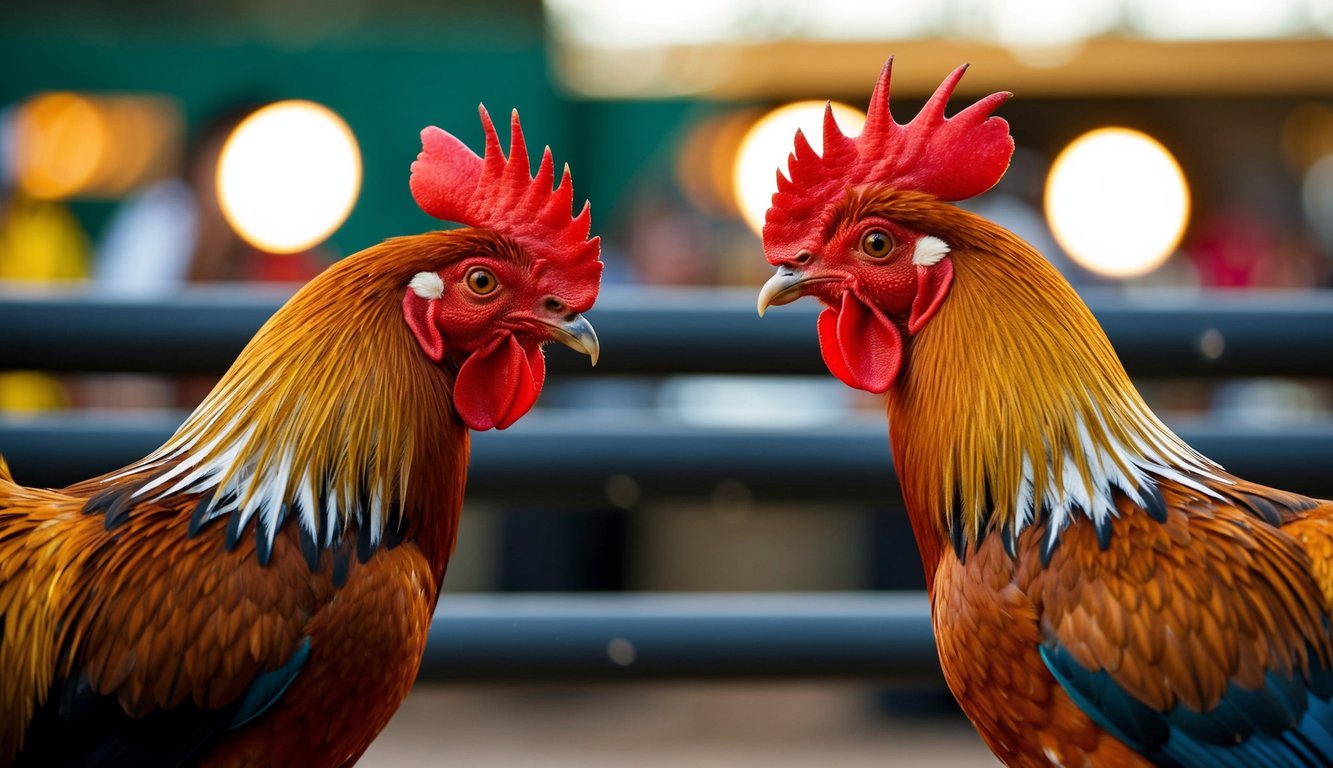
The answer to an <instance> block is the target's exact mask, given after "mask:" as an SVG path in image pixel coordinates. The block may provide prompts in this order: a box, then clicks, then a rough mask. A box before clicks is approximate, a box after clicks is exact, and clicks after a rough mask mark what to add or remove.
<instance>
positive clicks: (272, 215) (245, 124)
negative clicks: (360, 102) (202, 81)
mask: <svg viewBox="0 0 1333 768" xmlns="http://www.w3.org/2000/svg"><path fill="white" fill-rule="evenodd" d="M217 188H218V201H219V203H220V204H221V206H222V213H223V215H224V216H226V218H227V221H228V223H230V224H231V226H232V228H234V229H235V230H236V232H237V233H238V234H239V235H240V236H241V237H243V238H244V239H245V241H246V242H248V243H250V244H251V245H253V246H255V247H256V248H260V249H262V250H265V251H269V252H272V253H294V252H297V251H302V250H305V249H307V248H310V247H312V246H315V245H318V244H319V243H321V242H323V241H324V239H325V238H327V237H328V236H329V235H331V234H332V233H333V231H334V230H336V229H337V228H338V227H339V226H341V225H342V223H343V222H344V221H345V220H346V219H347V215H348V214H349V213H351V211H352V206H353V205H354V204H355V202H356V198H357V194H358V193H359V192H360V189H361V152H360V149H359V148H358V146H357V142H356V137H355V136H354V135H353V134H352V130H351V128H349V127H348V126H347V123H345V122H344V121H343V119H342V118H340V117H339V116H338V115H337V114H335V113H334V112H333V111H332V110H330V109H328V108H327V107H324V106H322V105H320V104H316V103H314V102H310V101H281V102H277V103H275V104H270V105H268V106H267V107H264V108H263V109H260V110H258V111H256V112H255V113H253V114H251V115H250V116H249V117H247V118H245V120H243V121H241V124H240V125H238V126H237V127H236V130H235V131H234V132H233V133H232V134H231V136H230V137H228V138H227V142H226V144H225V145H223V148H222V154H221V156H220V157H219V159H218V175H217Z"/></svg>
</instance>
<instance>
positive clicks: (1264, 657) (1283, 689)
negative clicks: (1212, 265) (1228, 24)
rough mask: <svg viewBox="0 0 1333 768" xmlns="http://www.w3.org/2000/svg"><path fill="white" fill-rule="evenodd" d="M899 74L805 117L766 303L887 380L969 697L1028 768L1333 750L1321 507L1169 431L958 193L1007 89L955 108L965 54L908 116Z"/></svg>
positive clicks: (773, 236)
mask: <svg viewBox="0 0 1333 768" xmlns="http://www.w3.org/2000/svg"><path fill="white" fill-rule="evenodd" d="M891 63H892V62H891V61H890V64H891ZM890 64H886V65H885V67H884V70H883V73H882V75H881V77H880V80H879V82H878V84H877V86H876V87H875V90H874V94H873V95H872V96H871V100H870V109H869V115H868V117H867V120H866V125H865V128H864V130H863V132H862V133H861V135H860V136H859V137H857V138H854V139H853V138H848V137H847V136H845V135H843V134H842V133H841V131H840V130H839V129H838V127H837V124H836V123H835V122H834V120H833V116H832V112H831V111H828V112H826V114H825V120H824V128H823V130H824V150H823V154H822V156H821V155H820V154H818V153H816V152H815V151H814V149H813V148H811V146H810V144H809V143H808V142H807V141H806V139H805V137H804V136H802V135H801V134H800V133H799V132H798V133H797V135H796V141H795V151H794V153H793V154H792V155H791V157H790V158H789V160H788V172H789V175H790V178H786V177H784V176H783V175H782V174H781V173H779V174H778V191H777V192H776V193H775V194H774V195H773V204H772V207H771V208H770V209H769V211H768V214H767V218H766V222H765V226H764V232H763V240H764V250H765V254H766V256H767V258H768V260H769V262H770V263H772V264H773V265H774V266H776V267H777V273H776V274H775V275H774V276H773V278H772V279H770V280H769V281H768V283H767V284H766V285H765V286H764V287H763V290H762V291H761V293H760V296H759V311H760V314H761V315H762V314H763V312H764V310H765V309H766V308H767V307H768V306H770V305H778V304H786V303H789V302H792V301H795V300H796V299H798V298H800V297H801V296H814V297H816V298H817V299H819V300H820V301H821V302H822V303H823V304H825V305H826V307H827V308H826V309H825V310H824V312H823V313H822V314H821V315H820V316H819V323H818V331H819V342H820V348H821V351H822V354H823V357H824V361H825V363H826V364H827V365H828V367H829V370H830V371H831V372H832V373H833V374H834V375H835V376H837V377H838V378H839V379H841V380H842V381H844V382H845V383H847V384H848V385H850V386H852V387H855V388H858V389H863V390H866V391H869V392H874V393H884V394H886V399H887V410H888V419H889V432H890V442H891V446H892V450H893V456H894V459H895V463H896V466H897V470H898V474H899V478H900V479H901V484H902V489H903V495H904V498H905V500H906V503H907V510H908V515H909V517H910V519H911V522H912V528H913V531H914V533H915V537H916V540H917V545H918V548H919V549H920V552H921V558H922V561H923V563H924V566H925V571H926V583H927V589H928V592H929V596H930V601H931V611H932V617H933V622H934V626H935V634H936V641H937V644H938V647H939V655H940V663H941V665H942V667H943V669H944V674H945V678H946V680H947V681H948V684H949V687H950V689H951V690H952V691H953V693H954V696H955V697H957V699H958V702H959V704H960V705H961V706H962V708H963V711H964V712H965V713H966V714H967V716H968V717H969V718H970V719H971V720H972V722H973V724H974V725H975V726H976V727H977V729H978V730H979V731H980V732H981V736H982V738H983V739H984V740H985V741H986V744H987V745H988V746H989V747H990V748H991V750H992V751H993V752H995V754H996V755H997V756H999V757H1000V758H1001V759H1002V760H1004V761H1005V762H1006V763H1008V764H1010V765H1015V766H1048V765H1056V766H1061V765H1063V766H1084V765H1094V766H1134V765H1148V764H1154V765H1163V766H1201V767H1202V766H1209V767H1211V766H1229V767H1231V768H1247V767H1249V766H1309V767H1311V768H1313V767H1314V766H1327V765H1333V706H1330V699H1333V640H1331V639H1330V634H1329V632H1330V630H1329V618H1330V615H1331V614H1333V503H1329V502H1326V501H1318V500H1315V499H1310V498H1306V497H1304V496H1299V495H1296V494H1293V493H1287V492H1283V491H1278V490H1274V489H1272V488H1266V487H1263V486H1260V485H1256V484H1254V483H1250V482H1246V481H1245V480H1242V479H1240V478H1238V477H1235V476H1233V475H1230V474H1228V473H1227V472H1226V471H1224V470H1223V469H1222V468H1221V467H1219V466H1218V465H1217V464H1215V463H1214V462H1212V461H1210V460H1209V459H1207V458H1206V457H1204V456H1202V455H1201V454H1199V453H1198V452H1197V451H1195V450H1193V449H1192V448H1190V446H1188V445H1186V444H1185V443H1184V442H1182V441H1181V440H1180V438H1178V437H1177V436H1176V435H1175V434H1173V433H1172V432H1171V431H1170V430H1169V429H1168V428H1167V427H1166V426H1165V425H1163V424H1162V422H1161V421H1159V420H1158V418H1157V417H1156V416H1154V415H1153V413H1152V412H1151V411H1150V410H1149V409H1148V407H1147V405H1145V404H1144V402H1143V399H1142V398H1141V397H1140V396H1139V394H1138V392H1137V391H1136V390H1135V389H1134V387H1133V385H1132V384H1131V383H1130V380H1129V378H1128V377H1127V375H1126V374H1125V371H1124V368H1123V367H1122V366H1121V365H1120V362H1119V360H1118V359H1117V358H1116V355H1115V351H1114V350H1113V349H1112V348H1111V345H1110V343H1109V341H1108V340H1107V338H1106V336H1105V334H1103V332H1102V330H1101V328H1100V327H1099V326H1098V325H1097V322H1096V320H1095V319H1094V318H1093V316H1092V313H1091V312H1089V311H1088V309H1087V307H1086V306H1084V304H1083V302H1082V301H1080V299H1079V297H1078V295H1077V294H1076V293H1075V292H1074V290H1073V289H1072V288H1071V287H1070V285H1069V284H1068V283H1067V282H1066V281H1065V280H1064V279H1063V278H1062V277H1061V276H1060V275H1059V273H1058V272H1057V271H1056V270H1055V269H1054V268H1053V267H1051V265H1050V264H1049V263H1048V262H1047V261H1046V260H1045V259H1043V258H1042V257H1041V256H1040V255H1039V254H1038V253H1037V252H1036V251H1034V250H1033V249H1032V248H1031V247H1030V246H1029V245H1028V244H1026V243H1024V242H1023V241H1021V240H1020V239H1019V238H1017V237H1015V236H1014V235H1013V234H1011V233H1009V232H1008V231H1006V230H1004V229H1002V228H1001V227H999V226H996V225H995V224H993V223H991V222H989V221H986V220H985V219H982V218H980V217H978V216H975V215H973V214H970V213H968V212H966V211H963V210H960V209H959V208H957V207H955V206H953V205H951V204H950V201H957V200H963V199H966V198H969V197H972V196H974V195H978V194H980V193H982V192H984V191H986V190H987V189H989V188H990V187H991V186H993V185H994V184H995V183H996V182H997V181H998V180H999V179H1000V177H1001V176H1002V175H1003V174H1004V171H1005V170H1006V169H1007V167H1008V165H1009V159H1010V156H1011V155H1012V153H1013V140H1012V139H1011V138H1010V136H1009V131H1008V125H1007V124H1006V123H1005V121H1004V120H1002V119H1000V118H998V117H993V116H992V114H991V113H992V112H993V111H994V110H995V109H996V108H997V107H998V106H999V105H1000V104H1001V103H1003V102H1004V101H1005V99H1007V98H1008V96H1009V94H1007V93H997V94H994V95H991V96H988V97H986V98H984V99H982V100H981V101H979V102H977V103H976V104H974V105H972V106H970V107H968V108H967V109H964V110H963V111H962V112H960V113H959V114H957V115H955V116H954V117H952V118H947V119H946V118H945V117H944V108H945V104H946V102H947V101H948V98H949V95H950V93H952V91H953V89H954V86H955V85H956V84H957V82H958V80H959V79H960V78H961V77H962V75H963V72H964V69H965V68H961V67H960V68H959V69H957V70H955V71H954V72H953V74H951V75H950V76H949V77H948V78H947V79H946V80H945V81H944V83H943V85H941V86H940V88H939V89H938V90H937V91H936V92H935V94H934V96H932V97H931V99H930V100H929V101H928V102H927V104H926V105H925V107H924V108H923V109H922V110H921V113H920V114H919V115H917V117H916V118H915V119H913V120H912V121H911V122H910V123H908V124H906V125H899V124H898V123H896V122H895V121H894V120H893V118H892V116H891V115H890V113H889V74H890ZM1125 224H1126V226H1133V223H1132V222H1126V223H1125Z"/></svg>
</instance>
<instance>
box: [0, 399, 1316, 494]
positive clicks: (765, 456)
mask: <svg viewBox="0 0 1333 768" xmlns="http://www.w3.org/2000/svg"><path fill="white" fill-rule="evenodd" d="M178 423H179V417H178V416H171V415H166V416H164V415H141V416H138V417H134V416H128V415H123V414H122V415H101V416H98V415H90V414H79V413H70V414H53V415H47V416H40V417H34V418H14V417H0V454H3V455H4V456H5V458H6V459H7V460H8V461H9V464H10V467H11V468H12V470H13V472H14V476H15V478H16V479H17V480H19V482H22V483H24V484H26V485H33V486H42V487H60V486H63V485H67V484H69V483H72V482H75V481H78V480H82V479H85V478H87V477H92V476H95V475H98V474H101V473H102V472H107V471H110V470H113V469H117V468H119V467H121V466H124V465H125V464H128V463H129V462H131V461H134V460H135V459H138V458H140V457H142V456H145V455H147V454H148V453H149V452H151V451H152V450H153V449H155V448H157V447H158V446H159V445H161V444H162V443H163V442H164V441H165V440H166V438H167V437H168V436H170V434H171V433H172V431H173V430H174V429H175V428H176V426H177V424H178ZM1172 426H1174V427H1175V428H1176V431H1177V433H1178V434H1179V435H1180V436H1181V437H1182V438H1184V439H1185V440H1186V442H1188V443H1190V444H1191V445H1193V446H1194V447H1195V448H1197V449H1199V450H1200V451H1202V452H1203V453H1204V454H1205V455H1207V456H1209V457H1211V458H1212V459H1214V460H1215V461H1217V462H1219V463H1220V464H1222V465H1223V466H1224V467H1226V468H1227V469H1228V470H1229V471H1231V472H1233V473H1235V474H1237V475H1239V476H1241V477H1244V478H1246V479H1247V480H1252V481H1254V482H1259V483H1266V484H1269V485H1273V486H1276V487H1279V488H1285V489H1288V490H1292V491H1298V492H1301V493H1306V494H1310V495H1315V496H1320V497H1333V472H1329V469H1328V464H1327V461H1328V459H1329V457H1333V422H1331V421H1321V422H1316V423H1313V424H1306V425H1300V426H1297V425H1284V426H1282V427H1281V428H1275V429H1259V428H1255V427H1253V426H1249V425H1243V424H1228V423H1222V422H1218V421H1211V420H1209V421H1185V422H1180V423H1176V424H1173V425H1172ZM609 484H614V485H615V486H616V487H617V488H618V489H620V491H621V493H619V494H613V496H617V497H620V496H623V495H624V493H623V491H624V490H625V489H626V488H629V489H630V492H631V495H636V496H642V497H692V498H700V497H702V498H708V497H709V496H710V495H711V494H713V493H714V492H716V491H718V490H719V489H730V491H734V490H735V489H736V488H737V487H738V486H739V487H740V488H743V489H744V491H743V493H748V494H750V495H751V496H752V497H753V498H754V499H756V500H761V501H762V500H804V501H819V502H844V501H846V502H854V503H866V504H872V505H879V506H883V505H888V504H895V503H896V502H897V499H898V487H897V481H896V478H895V476H894V472H893V466H892V461H891V459H890V456H889V446H888V437H887V429H886V427H885V424H884V422H883V420H882V419H880V418H879V417H878V416H876V417H873V418H872V420H867V421H864V422H853V423H845V424H834V425H830V426H827V427H822V428H819V429H811V428H808V427H807V428H775V429H745V430H741V429H714V428H707V427H698V426H687V425H682V424H674V423H666V422H663V421H660V420H656V419H649V418H642V419H638V418H629V417H626V418H618V419H611V418H592V419H589V418H572V417H554V416H549V415H548V416H538V415H536V414H534V415H530V416H528V417H526V418H525V419H523V420H522V421H521V422H519V423H518V424H516V425H515V426H514V427H512V428H510V429H508V430H505V431H502V432H496V431H491V432H481V433H478V434H475V435H474V436H473V445H472V461H471V469H470V474H469V479H468V497H469V498H471V499H486V500H492V501H501V502H508V503H522V504H530V505H539V506H544V507H552V508H558V507H578V508H587V507H588V506H589V505H606V504H607V503H608V502H609V499H608V493H607V491H608V485H609Z"/></svg>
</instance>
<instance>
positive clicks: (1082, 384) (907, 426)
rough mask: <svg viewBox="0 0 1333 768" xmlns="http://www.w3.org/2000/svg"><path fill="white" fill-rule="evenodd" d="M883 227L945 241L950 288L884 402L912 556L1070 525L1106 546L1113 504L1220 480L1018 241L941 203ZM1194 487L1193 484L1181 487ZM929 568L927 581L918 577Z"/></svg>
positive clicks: (1085, 313) (1048, 536) (1051, 532)
mask: <svg viewBox="0 0 1333 768" xmlns="http://www.w3.org/2000/svg"><path fill="white" fill-rule="evenodd" d="M903 202H907V203H910V204H907V205H902V206H901V207H898V206H895V207H894V210H892V212H891V214H889V215H891V216H892V217H894V218H896V219H898V220H900V221H903V222H904V223H907V224H909V225H913V226H916V227H917V228H919V229H921V230H922V231H924V232H927V233H929V234H932V235H935V236H937V237H940V238H942V239H944V240H945V242H947V243H949V245H950V247H951V250H950V256H951V258H952V259H953V268H954V282H953V285H952V288H951V289H950V293H949V297H948V299H947V300H946V301H945V302H944V305H943V306H942V307H941V309H940V311H939V313H938V314H937V315H936V316H935V318H934V319H933V320H932V321H931V322H930V323H929V324H928V325H927V326H926V327H925V328H924V329H923V330H922V331H921V333H920V334H919V335H918V336H916V337H915V338H914V339H913V340H912V342H911V347H910V350H909V353H908V356H907V359H908V362H907V365H906V368H905V369H904V371H903V374H902V376H901V378H900V379H899V382H898V383H897V385H896V386H895V387H894V388H893V389H892V390H891V391H890V392H889V395H888V414H889V424H890V432H891V438H892V442H893V448H894V457H895V463H896V465H897V466H898V468H899V474H900V477H901V478H902V485H903V490H904V494H905V496H906V499H907V504H908V508H909V512H910V513H911V515H912V517H913V525H914V528H915V529H916V534H917V539H918V542H919V543H920V544H921V546H922V553H923V556H926V557H927V558H930V557H931V556H932V555H933V556H934V557H938V554H939V551H940V550H942V549H944V548H945V547H947V546H952V548H953V549H954V550H955V552H956V553H957V554H958V556H959V557H960V558H961V557H964V556H965V554H966V551H967V548H968V546H969V544H970V543H971V542H976V541H979V540H980V539H981V538H983V537H985V536H987V535H991V534H997V535H1000V536H1002V537H1003V538H1004V541H1005V544H1006V546H1007V547H1008V549H1009V550H1010V552H1011V553H1012V552H1013V551H1014V544H1013V542H1014V541H1015V540H1016V539H1017V538H1018V535H1019V534H1021V533H1022V532H1023V531H1024V530H1026V529H1027V528H1029V527H1032V526H1045V528H1044V529H1043V539H1042V543H1043V550H1042V553H1043V557H1049V555H1050V553H1051V551H1052V550H1053V549H1054V548H1055V546H1056V545H1057V544H1058V542H1059V536H1060V534H1061V532H1062V531H1063V530H1064V529H1065V527H1066V526H1067V525H1069V524H1070V523H1071V522H1073V521H1075V520H1077V519H1080V518H1086V519H1088V520H1091V521H1092V523H1093V524H1094V525H1096V526H1097V530H1098V533H1099V534H1100V535H1103V536H1109V535H1110V522H1111V520H1112V519H1113V517H1114V516H1115V515H1116V514H1117V511H1116V500H1117V497H1118V496H1120V495H1123V496H1126V497H1128V498H1129V499H1130V500H1132V501H1133V502H1134V503H1136V504H1138V505H1139V506H1141V507H1144V508H1147V509H1150V510H1153V509H1156V508H1157V507H1158V506H1159V505H1160V498H1159V497H1158V496H1157V490H1156V480H1155V479H1156V478H1170V479H1172V480H1175V481H1177V482H1182V483H1184V484H1185V485H1188V486H1191V487H1196V488H1198V489H1199V490H1200V491H1201V492H1208V491H1206V490H1205V489H1203V487H1202V486H1200V485H1199V484H1198V483H1197V482H1196V480H1197V479H1199V478H1204V477H1207V478H1213V479H1216V476H1215V475H1214V474H1213V473H1214V472H1216V471H1217V470H1218V468H1217V467H1216V466H1215V465H1214V464H1213V463H1212V462H1210V461H1209V460H1208V459H1206V458H1205V457H1203V456H1202V455H1200V454H1198V453H1197V452H1195V451H1194V450H1193V449H1192V448H1190V447H1189V446H1188V445H1186V444H1185V443H1184V442H1182V441H1181V440H1180V439H1179V438H1178V437H1176V435H1175V434H1173V433H1172V432H1171V431H1170V430H1169V429H1168V428H1167V427H1166V426H1165V425H1163V424H1162V423H1161V421H1159V420H1158V419H1157V417H1156V416H1155V415H1154V414H1153V413H1152V411H1150V410H1149V409H1148V407H1147V405H1146V404H1145V403H1144V402H1143V399H1142V398H1141V397H1140V396H1139V393H1138V392H1137V390H1135V389H1134V386H1133V385H1132V384H1131V383H1130V380H1129V377H1128V376H1127V375H1126V374H1125V371H1124V368H1123V367H1122V366H1121V364H1120V362H1119V359H1118V358H1117V357H1116V354H1115V350H1114V349H1113V348H1112V347H1111V344H1110V342H1109V341H1108V340H1107V338H1106V335H1105V334H1104V333H1103V332H1102V330H1101V327H1100V326H1099V325H1098V324H1097V321H1096V320H1095V319H1094V318H1093V316H1092V313H1091V312H1090V311H1089V310H1088V308H1087V307H1086V306H1085V305H1084V304H1083V302H1082V300H1080V299H1079V297H1078V295H1077V294H1076V293H1075V292H1074V290H1073V288H1072V287H1071V286H1070V285H1069V283H1068V282H1066V281H1065V280H1064V278H1063V277H1061V276H1060V274H1059V273H1058V272H1057V271H1056V270H1055V269H1054V268H1053V267H1051V265H1050V264H1049V263H1047V262H1046V260H1045V259H1043V258H1042V257H1041V256H1040V255H1039V254H1037V253H1036V252H1035V251H1034V250H1033V249H1032V248H1031V247H1030V246H1028V245H1027V244H1026V243H1024V242H1023V241H1021V240H1020V239H1018V238H1017V237H1015V236H1014V235H1012V234H1010V233H1009V232H1008V231H1006V230H1004V229H1003V228H1001V227H998V226H996V225H994V224H992V223H990V222H988V221H986V220H984V219H982V218H980V217H977V216H974V215H972V214H969V213H967V212H966V211H962V210H960V209H958V208H956V207H954V206H952V205H947V204H945V203H940V202H937V201H932V200H928V199H923V198H920V197H919V196H910V197H908V196H905V199H904V200H903ZM1191 478H1194V479H1191ZM928 570H930V569H929V568H928Z"/></svg>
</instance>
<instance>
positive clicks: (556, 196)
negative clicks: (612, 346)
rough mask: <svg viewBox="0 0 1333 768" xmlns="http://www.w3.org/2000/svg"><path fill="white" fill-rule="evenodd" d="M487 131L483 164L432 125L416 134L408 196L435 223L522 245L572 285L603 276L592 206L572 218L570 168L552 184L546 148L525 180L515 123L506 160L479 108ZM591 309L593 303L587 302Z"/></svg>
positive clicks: (524, 155) (524, 156)
mask: <svg viewBox="0 0 1333 768" xmlns="http://www.w3.org/2000/svg"><path fill="white" fill-rule="evenodd" d="M478 109H479V111H480V113H481V125H482V128H483V129H484V130H485V132H486V149H485V155H484V156H483V157H478V156H477V154H476V153H475V152H473V151H472V150H470V149H468V148H467V145H465V144H464V143H463V142H461V141H459V140H458V139H457V138H455V137H454V136H452V135H450V134H449V133H446V132H445V131H442V130H440V129H439V128H436V127H435V126H431V127H429V128H426V129H425V130H423V131H422V132H421V147H422V148H421V154H419V155H417V159H416V162H414V163H412V178H411V182H410V185H411V188H412V197H413V198H415V199H416V201H417V205H419V206H421V210H423V211H425V212H426V213H428V214H430V215H431V216H434V217H435V218H437V219H445V220H448V221H456V222H459V223H461V224H466V225H468V226H470V227H479V228H483V229H491V230H494V231H496V232H498V233H500V234H502V235H504V236H505V237H508V238H510V239H512V240H514V241H516V242H518V243H519V244H520V245H522V246H523V247H524V248H525V249H526V250H527V251H528V252H529V253H531V254H532V255H533V256H534V257H535V258H537V259H540V260H545V261H547V262H550V263H551V264H553V265H556V266H557V268H561V269H562V271H564V272H565V273H566V274H567V275H569V277H570V278H571V279H574V280H578V281H579V282H584V281H589V280H590V281H593V282H594V283H595V281H596V280H597V279H598V278H599V277H600V276H601V271H602V264H601V262H599V261H598V260H597V259H598V256H599V255H600V254H601V239H600V238H597V237H594V238H592V239H588V233H589V230H590V228H591V226H592V214H591V212H590V211H591V206H590V205H589V204H588V203H587V202H585V203H584V204H583V210H582V211H581V212H580V213H579V215H577V216H574V217H572V218H571V217H570V211H571V210H572V203H573V201H574V186H573V183H572V182H571V181H570V176H569V166H568V165H566V166H565V169H564V173H563V174H562V175H561V177H560V184H559V185H557V186H555V188H554V189H552V184H553V183H554V181H555V163H554V162H553V161H552V160H551V148H550V147H547V148H546V151H545V152H543V153H542V160H541V164H540V165H539V166H538V168H537V175H536V176H535V177H533V176H529V175H528V174H529V172H530V171H529V168H530V166H529V164H528V147H527V143H526V142H525V141H524V140H523V129H522V128H521V127H520V126H519V123H518V110H514V112H513V115H512V117H511V118H510V121H509V157H508V158H506V157H505V156H504V152H503V151H502V150H501V149H500V137H499V136H497V135H496V133H495V125H494V124H493V123H492V122H491V116H490V114H489V113H487V112H486V107H485V106H481V107H479V108H478ZM589 303H591V302H589Z"/></svg>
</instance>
